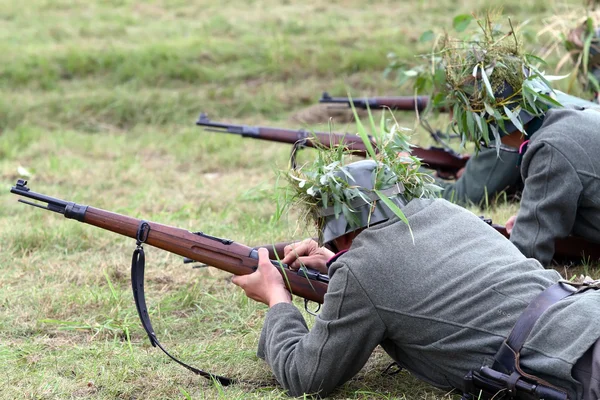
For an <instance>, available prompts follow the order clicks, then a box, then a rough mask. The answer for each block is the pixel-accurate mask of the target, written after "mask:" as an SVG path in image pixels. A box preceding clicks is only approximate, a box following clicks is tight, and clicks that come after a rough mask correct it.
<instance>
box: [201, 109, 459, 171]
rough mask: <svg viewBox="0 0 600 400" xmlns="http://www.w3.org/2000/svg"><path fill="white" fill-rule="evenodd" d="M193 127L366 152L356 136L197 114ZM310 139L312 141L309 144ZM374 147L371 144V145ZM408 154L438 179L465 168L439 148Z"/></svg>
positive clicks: (454, 155) (455, 156) (418, 149)
mask: <svg viewBox="0 0 600 400" xmlns="http://www.w3.org/2000/svg"><path fill="white" fill-rule="evenodd" d="M196 125H199V126H204V127H206V128H205V129H206V130H207V131H211V132H221V133H234V134H237V135H241V136H242V137H249V138H254V139H262V140H269V141H272V142H280V143H289V144H300V145H301V146H305V147H316V146H318V145H326V146H327V145H330V146H338V145H343V146H345V147H347V148H348V149H349V150H352V151H354V152H355V154H356V155H359V156H363V157H364V156H366V154H367V149H366V147H365V144H364V142H363V140H362V138H361V137H360V136H358V135H352V134H340V133H327V132H310V131H307V130H303V129H300V130H293V129H283V128H269V127H262V126H250V125H233V124H225V123H222V122H214V121H211V120H210V119H209V118H208V116H207V115H206V114H204V113H202V114H200V117H199V118H198V121H196ZM311 139H312V140H311ZM372 143H373V145H374V146H375V142H372ZM411 152H412V154H413V155H414V156H416V157H419V158H420V159H421V160H422V161H423V164H426V165H425V166H426V167H429V168H431V169H434V170H436V171H437V172H438V175H439V176H440V177H443V178H447V179H450V178H452V177H454V176H456V173H457V172H458V171H459V170H460V169H461V168H463V167H464V166H465V164H466V163H467V161H468V159H469V157H468V156H463V155H461V154H458V153H456V152H455V151H453V150H451V149H446V148H440V147H429V148H427V149H425V148H422V147H418V146H415V147H413V148H412V150H411Z"/></svg>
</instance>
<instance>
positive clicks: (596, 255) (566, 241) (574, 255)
mask: <svg viewBox="0 0 600 400" xmlns="http://www.w3.org/2000/svg"><path fill="white" fill-rule="evenodd" d="M491 225H492V227H493V228H494V229H496V230H497V231H498V232H500V233H501V234H502V235H504V236H505V237H506V238H507V239H510V235H509V234H508V232H507V231H506V227H505V226H502V225H497V224H491ZM553 258H554V260H555V261H568V262H581V261H582V260H586V259H589V260H591V261H600V244H599V243H593V242H590V241H589V240H587V239H584V238H582V237H579V236H567V237H565V238H558V239H556V240H555V242H554V256H553Z"/></svg>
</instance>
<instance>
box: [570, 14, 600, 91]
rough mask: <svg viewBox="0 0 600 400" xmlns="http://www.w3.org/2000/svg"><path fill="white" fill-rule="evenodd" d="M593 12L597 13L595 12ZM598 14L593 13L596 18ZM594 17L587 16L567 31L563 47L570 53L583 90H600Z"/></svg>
mask: <svg viewBox="0 0 600 400" xmlns="http://www.w3.org/2000/svg"><path fill="white" fill-rule="evenodd" d="M595 14H598V12H596V13H595ZM599 16H600V15H595V17H596V18H598V17H599ZM595 21H596V20H595V18H593V17H591V16H590V17H588V18H586V19H585V21H584V22H582V23H580V24H579V26H577V28H575V29H572V30H571V31H569V33H568V35H567V38H566V40H565V42H564V43H565V48H566V50H567V51H568V52H569V54H570V55H571V58H572V59H573V62H574V63H575V68H576V69H577V74H576V75H577V78H578V79H579V81H580V82H581V84H582V85H583V88H584V89H585V90H592V91H594V92H596V93H597V92H600V83H599V82H600V28H598V27H597V23H596V22H595Z"/></svg>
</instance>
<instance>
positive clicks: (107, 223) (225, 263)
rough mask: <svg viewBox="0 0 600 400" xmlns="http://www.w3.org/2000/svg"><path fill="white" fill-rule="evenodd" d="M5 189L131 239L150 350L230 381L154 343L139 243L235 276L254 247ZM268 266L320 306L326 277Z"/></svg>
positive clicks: (251, 264)
mask: <svg viewBox="0 0 600 400" xmlns="http://www.w3.org/2000/svg"><path fill="white" fill-rule="evenodd" d="M10 191H11V193H14V194H18V195H20V196H23V197H27V198H30V199H33V200H37V201H39V202H41V204H40V203H33V202H30V201H25V200H23V199H19V201H20V202H22V203H25V204H28V205H31V206H34V207H39V208H43V209H46V210H50V211H54V212H56V213H59V214H63V215H64V216H65V218H69V219H75V220H77V221H79V222H83V223H86V224H90V225H94V226H97V227H99V228H102V229H106V230H108V231H111V232H114V233H117V234H119V235H123V236H128V237H130V238H133V239H136V241H137V248H136V250H135V251H134V253H133V259H132V264H131V284H132V287H133V297H134V300H135V304H136V308H137V311H138V314H139V316H140V319H141V321H142V325H143V327H144V329H145V330H146V333H147V334H148V337H149V339H150V342H151V343H152V346H154V347H156V346H158V347H159V348H160V349H161V350H162V351H164V352H165V353H166V354H167V355H168V356H169V357H170V358H171V359H173V360H174V361H176V362H177V363H179V364H181V365H182V366H184V367H186V368H187V369H189V370H190V371H192V372H194V373H195V374H197V375H201V376H204V377H207V378H210V379H216V380H218V381H219V382H221V383H223V384H229V383H231V381H230V380H229V379H228V378H224V377H221V376H217V375H213V374H211V373H208V372H204V371H202V370H199V369H196V368H194V367H191V366H189V365H187V364H185V363H183V362H181V361H179V360H178V359H176V358H175V357H173V356H172V355H171V354H169V353H168V352H167V351H166V350H165V349H164V348H163V347H162V345H161V344H160V342H159V341H158V338H157V337H156V334H155V333H154V329H153V328H152V324H151V323H150V317H149V314H148V310H147V307H146V300H145V295H144V264H145V255H144V250H143V246H142V245H143V244H144V243H147V244H148V245H150V246H154V247H158V248H160V249H163V250H166V251H169V252H171V253H175V254H178V255H180V256H183V257H188V258H191V259H193V260H195V261H199V262H201V263H204V264H207V265H210V266H213V267H216V268H218V269H221V270H223V271H227V272H229V273H232V274H235V275H247V274H251V273H252V272H254V271H255V270H256V267H257V264H258V251H257V249H256V248H251V247H248V246H244V245H243V244H239V243H236V242H234V241H232V240H229V239H222V238H218V237H215V236H210V235H207V234H204V233H202V232H190V231H188V230H186V229H180V228H176V227H172V226H168V225H162V224H159V223H155V222H148V221H144V220H140V219H137V218H132V217H128V216H125V215H121V214H117V213H113V212H110V211H105V210H101V209H99V208H94V207H90V206H86V205H81V204H77V203H73V202H70V201H64V200H60V199H57V198H54V197H50V196H46V195H43V194H39V193H35V192H32V191H31V190H30V189H29V188H28V187H27V181H24V180H22V179H19V180H18V181H17V184H16V185H15V186H13V187H12V189H11V190H10ZM44 203H45V204H44ZM271 254H272V250H271ZM271 263H272V264H273V265H274V266H275V267H277V269H278V270H279V272H280V273H281V274H282V275H283V280H284V282H286V285H287V289H288V290H289V291H290V292H291V293H292V294H295V295H298V296H300V297H303V298H304V299H305V302H308V301H314V302H317V303H319V304H320V303H323V297H324V295H325V293H326V292H327V285H328V283H329V277H328V276H327V275H324V274H321V273H319V272H317V271H314V270H310V269H306V268H303V269H300V270H298V271H293V270H291V269H289V268H288V267H287V265H284V264H281V263H279V262H278V261H275V260H272V261H271Z"/></svg>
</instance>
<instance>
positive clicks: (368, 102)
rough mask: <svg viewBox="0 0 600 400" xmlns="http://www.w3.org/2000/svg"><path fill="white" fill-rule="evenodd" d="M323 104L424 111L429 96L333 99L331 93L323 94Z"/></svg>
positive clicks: (440, 109) (321, 100)
mask: <svg viewBox="0 0 600 400" xmlns="http://www.w3.org/2000/svg"><path fill="white" fill-rule="evenodd" d="M319 103H321V104H340V105H346V106H347V107H350V106H351V104H353V105H354V107H355V108H362V109H365V110H366V109H370V110H382V109H386V108H389V109H390V110H400V111H424V110H425V109H426V108H427V106H428V105H429V96H379V97H378V96H375V97H361V98H356V99H350V98H349V97H331V96H330V95H329V93H327V92H323V94H322V95H321V98H320V99H319ZM436 109H437V110H439V111H441V112H448V110H447V109H446V108H445V107H438V108H436Z"/></svg>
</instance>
